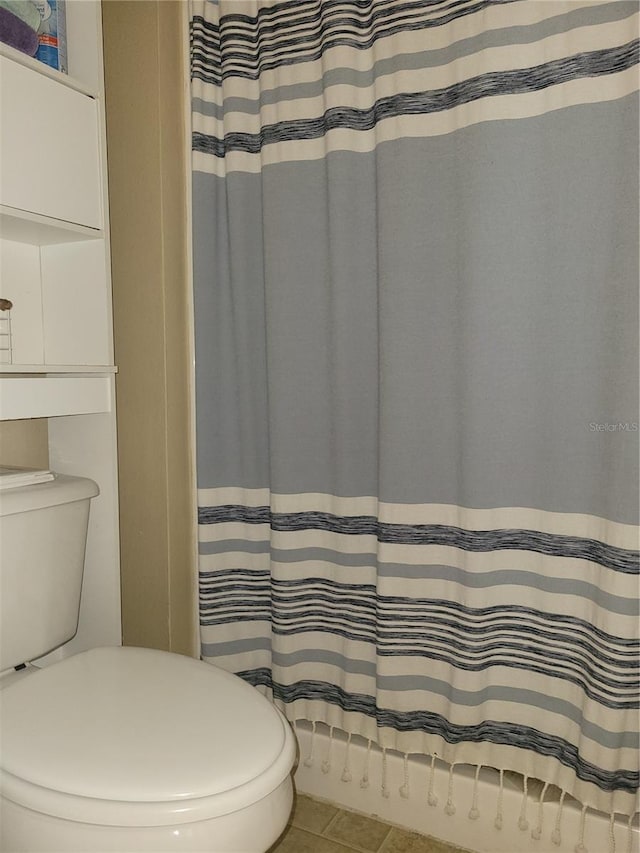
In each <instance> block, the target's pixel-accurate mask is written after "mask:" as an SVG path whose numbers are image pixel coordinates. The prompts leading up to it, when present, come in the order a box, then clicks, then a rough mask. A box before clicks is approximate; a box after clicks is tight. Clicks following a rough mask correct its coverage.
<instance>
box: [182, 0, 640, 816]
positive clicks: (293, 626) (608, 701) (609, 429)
mask: <svg viewBox="0 0 640 853" xmlns="http://www.w3.org/2000/svg"><path fill="white" fill-rule="evenodd" d="M191 15H192V19H191V39H192V42H191V63H192V65H191V69H192V71H191V73H192V98H193V229H194V231H193V240H194V246H193V248H194V301H195V342H196V407H197V469H198V502H199V539H200V545H199V547H200V609H201V637H202V656H203V658H204V659H205V660H209V661H211V662H214V663H216V664H217V665H220V666H223V667H225V668H227V669H229V670H231V671H233V672H236V673H239V674H240V675H241V676H242V677H243V678H245V679H247V680H248V681H249V682H250V683H252V684H254V685H256V686H258V687H259V688H260V689H262V690H264V691H265V692H266V693H268V695H270V696H271V697H272V698H273V700H274V701H275V702H276V703H277V704H278V705H279V707H281V708H282V709H283V711H284V712H285V714H286V715H287V716H288V717H289V719H291V720H296V719H297V720H300V719H306V720H310V721H314V722H317V721H320V722H324V723H327V724H328V725H330V726H337V727H339V728H341V729H343V730H344V731H345V732H348V733H352V734H359V735H362V736H363V737H365V738H367V739H369V740H371V741H372V742H373V743H375V744H378V745H380V746H381V747H382V748H384V749H396V750H399V751H400V752H402V753H405V754H422V755H428V756H438V758H440V759H442V760H443V761H446V762H448V763H449V764H457V763H470V764H475V765H490V766H492V767H496V768H499V769H504V770H512V771H515V772H518V773H522V774H524V775H525V776H528V777H536V778H538V779H541V780H544V781H546V782H549V783H552V784H555V785H557V786H559V787H560V788H561V789H562V790H563V791H565V792H567V793H569V794H571V795H573V796H574V797H575V798H577V799H578V800H579V801H581V802H582V803H584V804H585V805H588V806H590V807H593V808H595V809H598V810H601V811H606V812H608V813H610V814H612V813H618V814H624V815H631V814H633V813H634V812H635V811H636V809H637V804H636V792H637V789H638V695H639V691H638V686H639V685H638V675H639V669H638V646H639V641H638V553H637V551H638V533H637V521H638V519H637V512H638V341H637V338H638V300H637V296H638V294H637V290H638V94H637V93H638V65H637V63H638V5H637V3H635V2H626V1H625V0H615V2H606V1H605V2H597V0H596V2H592V0H589V2H584V0H571V2H559V0H544V2H537V0H506V1H505V0H502V2H489V0H406V1H405V0H294V2H288V0H287V1H286V2H271V0H269V2H244V1H243V0H242V1H241V0H219V2H216V0H208V2H206V0H204V1H203V0H193V2H192V4H191Z"/></svg>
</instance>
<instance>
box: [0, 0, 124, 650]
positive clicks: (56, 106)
mask: <svg viewBox="0 0 640 853" xmlns="http://www.w3.org/2000/svg"><path fill="white" fill-rule="evenodd" d="M66 8H67V40H68V63H69V75H64V74H61V73H59V72H58V71H54V70H52V69H50V68H48V67H47V66H44V65H41V64H40V63H38V62H36V61H35V60H33V59H31V58H30V57H26V56H24V55H22V54H20V53H17V52H16V51H14V50H12V49H11V48H8V47H5V46H4V45H2V46H0V297H2V298H4V299H9V300H11V302H12V303H13V307H12V309H11V344H12V349H11V363H9V364H0V420H12V419H23V418H43V417H46V418H48V432H49V458H50V465H51V468H52V469H53V470H56V471H59V472H61V473H68V474H78V475H85V476H88V477H92V478H93V479H94V480H95V481H96V482H97V483H98V486H99V488H100V496H99V497H98V498H96V499H95V500H94V501H92V507H91V513H90V526H89V535H88V542H87V559H86V567H85V581H84V586H83V593H82V605H81V615H80V627H79V630H78V634H77V635H76V637H75V638H74V640H72V641H71V642H70V643H68V644H67V646H65V647H64V649H63V650H62V651H61V652H59V653H56V656H60V654H61V655H62V656H64V655H66V654H68V653H70V652H71V651H79V650H81V649H84V648H90V647H92V646H96V645H113V644H118V643H120V609H119V600H120V590H119V563H118V550H119V549H118V501H117V459H116V426H115V410H114V400H115V388H114V382H115V373H116V368H115V366H114V364H113V337H112V312H111V278H110V258H109V229H108V222H109V218H108V206H107V180H106V133H105V119H104V91H103V71H102V27H101V7H100V2H99V0H67V4H66Z"/></svg>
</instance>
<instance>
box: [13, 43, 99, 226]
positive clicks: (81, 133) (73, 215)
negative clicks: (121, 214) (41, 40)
mask: <svg viewBox="0 0 640 853" xmlns="http://www.w3.org/2000/svg"><path fill="white" fill-rule="evenodd" d="M0 104H2V122H1V123H0V204H2V205H4V206H6V207H11V208H16V209H18V210H23V211H30V212H32V213H38V214H42V215H44V216H49V217H52V218H54V219H61V220H64V221H66V222H73V223H78V224H81V225H88V226H90V227H91V228H100V227H101V226H102V210H101V207H102V205H101V198H100V190H101V182H100V145H99V136H98V112H97V105H96V99H95V98H92V97H90V96H89V95H85V94H83V93H82V92H77V91H75V90H74V89H71V88H69V87H68V86H65V85H61V84H60V83H59V82H58V81H56V80H52V79H50V78H49V77H45V76H43V75H42V74H41V73H39V71H37V70H36V69H33V68H26V67H25V66H24V65H20V64H18V63H17V62H15V61H14V60H12V59H7V58H6V57H4V56H2V57H0Z"/></svg>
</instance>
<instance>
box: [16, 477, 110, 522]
mask: <svg viewBox="0 0 640 853" xmlns="http://www.w3.org/2000/svg"><path fill="white" fill-rule="evenodd" d="M30 474H32V475H33V476H31V478H30ZM46 475H49V476H46ZM5 484H7V485H5ZM99 493H100V489H99V488H98V486H97V485H96V483H94V482H93V480H89V479H87V478H86V477H70V476H67V475H65V474H56V473H55V472H53V471H44V470H34V471H32V472H29V471H28V470H26V469H16V468H0V516H4V515H15V514H16V513H19V512H29V511H31V510H36V509H44V508H46V507H51V506H58V505H60V504H67V503H72V502H74V501H81V500H87V499H89V498H93V497H95V496H96V495H98V494H99Z"/></svg>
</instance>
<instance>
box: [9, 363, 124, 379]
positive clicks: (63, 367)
mask: <svg viewBox="0 0 640 853" xmlns="http://www.w3.org/2000/svg"><path fill="white" fill-rule="evenodd" d="M117 372H118V368H117V367H115V366H114V365H113V364H1V365H0V375H2V374H3V373H10V374H16V373H17V374H21V375H23V374H41V373H46V374H48V375H49V376H51V375H54V376H55V375H57V374H61V373H62V374H72V373H77V374H79V375H83V374H97V375H100V374H105V373H107V374H109V373H117Z"/></svg>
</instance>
